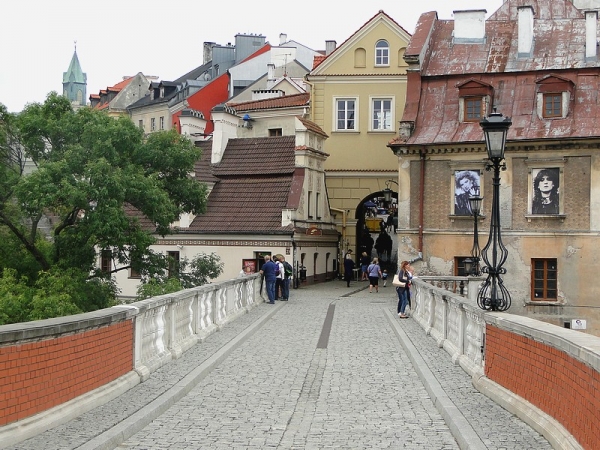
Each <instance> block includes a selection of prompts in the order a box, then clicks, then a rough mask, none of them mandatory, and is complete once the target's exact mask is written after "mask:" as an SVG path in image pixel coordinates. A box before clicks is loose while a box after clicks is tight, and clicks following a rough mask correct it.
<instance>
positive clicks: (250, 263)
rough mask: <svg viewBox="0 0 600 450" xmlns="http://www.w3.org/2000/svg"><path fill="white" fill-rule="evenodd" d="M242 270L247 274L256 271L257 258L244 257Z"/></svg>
mask: <svg viewBox="0 0 600 450" xmlns="http://www.w3.org/2000/svg"><path fill="white" fill-rule="evenodd" d="M242 270H243V271H244V272H245V273H247V274H251V273H256V260H255V259H242Z"/></svg>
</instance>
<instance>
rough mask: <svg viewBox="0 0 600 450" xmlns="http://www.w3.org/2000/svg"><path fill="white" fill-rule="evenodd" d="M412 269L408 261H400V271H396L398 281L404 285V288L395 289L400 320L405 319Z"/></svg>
mask: <svg viewBox="0 0 600 450" xmlns="http://www.w3.org/2000/svg"><path fill="white" fill-rule="evenodd" d="M413 273H414V269H413V268H412V266H411V265H410V263H409V262H408V261H402V263H401V264H400V270H399V271H398V279H399V280H400V281H401V282H402V283H404V286H400V287H397V288H396V292H397V293H398V317H400V318H401V319H407V318H408V315H407V314H406V307H407V305H408V301H409V295H410V280H412V278H413Z"/></svg>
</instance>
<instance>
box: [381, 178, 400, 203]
mask: <svg viewBox="0 0 600 450" xmlns="http://www.w3.org/2000/svg"><path fill="white" fill-rule="evenodd" d="M390 183H396V185H398V183H397V182H396V181H394V180H386V182H385V189H384V190H383V199H384V200H385V202H386V203H389V202H391V201H392V195H393V193H394V191H392V190H391V189H390ZM398 186H399V185H398Z"/></svg>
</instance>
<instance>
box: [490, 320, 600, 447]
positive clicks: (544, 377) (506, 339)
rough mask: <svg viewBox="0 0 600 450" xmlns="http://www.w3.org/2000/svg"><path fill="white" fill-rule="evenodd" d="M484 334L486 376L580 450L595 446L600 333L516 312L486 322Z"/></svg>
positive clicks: (599, 434)
mask: <svg viewBox="0 0 600 450" xmlns="http://www.w3.org/2000/svg"><path fill="white" fill-rule="evenodd" d="M500 317H502V316H501V315H498V318H500ZM529 322H531V323H529ZM496 325H499V326H496ZM540 325H542V326H540ZM485 336H486V337H485V364H484V367H485V375H486V376H487V377H488V378H489V379H490V380H492V381H494V382H495V383H498V384H499V385H500V386H502V387H503V388H505V389H507V390H509V391H511V392H512V393H513V394H516V395H517V396H519V397H521V398H523V399H524V400H526V401H528V402H529V403H531V404H532V405H534V406H536V407H537V408H539V409H540V410H541V411H543V412H544V413H546V414H548V415H549V416H551V417H553V418H554V419H555V420H557V421H558V422H559V423H560V424H561V425H562V426H564V427H565V428H566V429H567V430H568V431H569V432H570V433H571V435H572V436H573V437H574V438H575V439H576V440H577V441H578V443H579V444H580V445H581V446H582V447H583V448H586V449H594V448H598V443H599V442H600V373H599V371H598V369H599V364H600V358H599V354H598V350H599V349H600V339H599V338H598V337H596V336H590V335H586V334H583V333H580V332H576V331H573V330H565V329H563V328H560V327H558V326H555V325H550V324H540V322H538V321H535V320H532V319H527V318H523V317H514V316H512V317H510V318H507V317H506V316H504V318H503V319H501V320H496V321H495V323H494V324H490V323H487V324H486V334H485Z"/></svg>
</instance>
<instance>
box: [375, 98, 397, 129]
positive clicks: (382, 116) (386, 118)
mask: <svg viewBox="0 0 600 450" xmlns="http://www.w3.org/2000/svg"><path fill="white" fill-rule="evenodd" d="M392 108H393V101H392V99H391V98H373V99H371V112H372V114H371V118H372V120H371V130H383V131H391V130H392V122H393V117H392Z"/></svg>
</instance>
